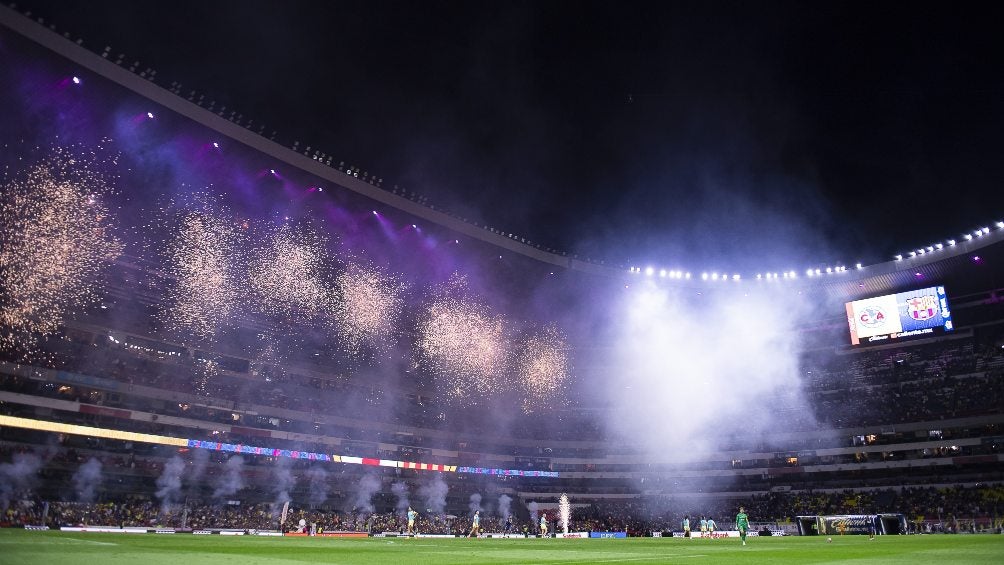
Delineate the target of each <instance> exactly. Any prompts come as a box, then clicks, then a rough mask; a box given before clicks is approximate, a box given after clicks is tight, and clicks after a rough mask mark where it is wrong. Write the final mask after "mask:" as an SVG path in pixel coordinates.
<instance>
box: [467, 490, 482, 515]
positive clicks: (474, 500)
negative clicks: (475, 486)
mask: <svg viewBox="0 0 1004 565" xmlns="http://www.w3.org/2000/svg"><path fill="white" fill-rule="evenodd" d="M467 509H468V510H470V512H471V516H473V515H474V513H475V512H477V511H478V510H481V495H480V494H478V493H474V494H472V495H471V497H470V499H469V500H468V502H467Z"/></svg>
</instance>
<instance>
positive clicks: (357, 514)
mask: <svg viewBox="0 0 1004 565" xmlns="http://www.w3.org/2000/svg"><path fill="white" fill-rule="evenodd" d="M0 11H2V13H3V20H0V24H2V25H0V57H2V58H3V59H4V60H5V61H9V62H10V64H3V65H2V67H0V85H3V86H2V87H0V106H2V107H3V108H4V109H5V110H4V115H3V116H2V118H0V125H2V134H0V138H2V140H3V143H4V149H3V152H2V155H0V162H2V164H3V167H4V172H3V177H2V181H0V182H2V186H3V195H2V204H3V208H2V209H0V212H2V221H3V226H2V227H0V232H2V233H0V243H2V245H3V248H4V249H5V250H6V251H5V252H4V253H5V255H3V259H4V261H3V262H2V263H0V274H2V275H3V280H2V281H0V290H2V292H3V294H2V295H0V307H2V308H3V311H4V316H3V318H2V320H0V334H2V335H0V415H2V416H5V417H14V418H20V419H23V420H17V421H19V422H24V421H32V422H43V423H45V424H46V425H51V424H53V423H55V424H75V425H81V426H88V427H93V428H101V429H103V430H115V431H120V432H136V433H140V434H152V435H153V436H156V437H159V438H162V437H168V438H177V439H184V440H204V441H207V442H219V443H220V444H230V445H237V446H260V447H267V448H269V449H270V450H271V449H275V450H287V454H286V455H278V454H276V455H270V454H246V453H247V452H245V453H243V454H236V453H233V452H227V451H219V450H213V449H204V448H199V447H192V446H189V447H179V446H177V445H168V444H163V443H154V442H143V441H134V440H130V439H115V438H113V437H101V436H89V435H86V434H79V433H76V432H65V433H64V432H59V431H57V430H56V428H52V427H50V428H44V427H36V428H33V429H32V428H29V427H23V426H22V427H18V426H17V425H9V426H8V425H3V426H0V505H2V510H3V513H2V514H0V526H23V525H40V524H42V523H45V524H48V525H50V526H53V527H55V526H77V525H81V524H90V525H108V526H147V527H167V528H178V529H187V530H193V529H195V530H198V529H214V528H215V529H220V528H233V529H255V530H278V529H285V530H290V529H295V528H297V524H299V523H301V519H302V520H303V521H305V522H306V523H315V524H317V526H318V527H321V528H323V529H324V530H327V531H336V530H338V531H357V532H371V533H374V532H385V531H401V530H402V529H404V528H405V527H406V520H405V518H404V511H405V510H406V509H407V508H408V506H409V505H412V506H414V507H415V508H416V509H418V510H419V511H420V513H421V517H420V520H419V528H420V529H421V530H422V531H423V532H426V533H466V532H467V531H469V530H470V526H471V523H470V519H471V515H472V513H473V511H474V510H476V509H481V510H482V511H483V513H484V516H485V518H484V520H483V522H482V527H483V529H484V530H485V531H488V532H501V531H502V530H503V529H504V528H505V525H504V524H505V522H506V520H507V519H508V518H509V517H510V516H511V517H512V518H513V519H514V520H515V524H516V525H515V528H516V531H531V532H532V531H536V524H537V522H538V520H539V516H540V515H544V516H545V517H546V519H547V520H549V521H551V522H553V523H554V524H555V525H553V526H552V528H551V531H552V532H554V531H558V530H559V529H560V527H559V526H558V524H557V523H558V521H559V514H560V509H559V499H560V497H561V496H562V495H563V494H564V495H567V497H568V499H569V500H570V501H571V516H570V520H568V522H567V523H565V524H563V525H564V527H565V528H566V531H611V532H612V531H626V532H628V533H629V534H630V535H651V533H652V532H656V531H670V530H678V529H679V527H680V522H681V520H682V519H683V518H684V516H688V515H689V516H690V517H691V518H693V517H695V516H701V515H706V516H711V517H714V518H716V519H717V520H718V521H719V523H721V524H727V523H729V522H730V521H731V519H732V517H733V516H734V515H735V514H736V510H737V508H738V507H739V506H740V505H745V507H746V508H747V510H748V512H749V514H750V516H751V519H752V520H753V522H754V523H755V524H756V525H758V526H762V527H766V528H768V529H770V530H776V531H784V532H788V533H792V532H794V531H796V528H795V520H796V517H797V516H805V515H824V514H825V515H837V514H882V513H902V514H904V515H905V516H906V517H907V520H908V521H909V524H910V526H909V527H910V528H911V529H912V531H932V530H935V531H959V530H960V529H966V530H968V529H970V528H971V529H972V530H980V531H989V530H991V529H994V528H998V529H999V528H1000V527H1001V514H1002V511H1004V225H998V224H993V223H991V224H987V229H986V230H985V231H980V230H977V232H976V233H972V234H965V236H962V235H960V236H958V241H957V242H954V241H953V242H952V243H951V244H948V243H945V244H941V243H939V244H938V247H937V248H936V249H935V248H934V247H933V244H932V247H929V248H919V249H918V252H915V253H914V254H913V256H906V257H901V258H900V259H895V260H894V259H892V258H889V260H887V261H886V260H883V261H881V262H878V263H875V264H870V265H860V266H847V268H846V270H844V269H843V268H837V270H836V271H834V272H831V273H828V272H826V271H827V268H826V266H825V265H823V266H822V267H821V270H820V271H813V270H812V269H810V270H809V271H805V270H800V271H798V272H797V273H796V272H795V271H791V272H790V273H789V272H784V273H783V275H782V276H778V274H777V273H766V276H764V273H754V272H750V273H747V272H745V271H743V272H742V275H741V276H740V275H739V274H738V271H736V272H737V274H735V275H733V274H732V273H733V271H732V270H728V271H726V270H725V269H721V270H720V271H716V272H714V273H713V278H712V277H711V276H710V274H709V273H701V272H699V271H698V270H694V271H693V272H692V273H691V272H687V273H686V275H682V271H680V274H681V276H677V273H676V271H673V272H672V273H670V274H667V273H666V272H665V271H663V272H662V273H658V272H655V273H653V272H647V273H646V272H644V271H643V270H642V268H636V267H635V266H634V265H629V264H620V263H618V262H616V261H613V260H593V259H586V258H585V257H581V258H580V257H578V256H577V255H576V254H574V253H572V254H569V253H566V252H562V251H559V250H554V249H550V248H548V247H547V246H543V245H541V244H539V243H534V242H533V241H527V239H526V238H525V237H520V236H515V237H514V236H513V234H512V233H510V232H507V231H505V230H504V229H499V228H494V227H492V228H489V227H487V226H485V225H482V224H479V223H478V222H475V221H474V220H469V219H468V218H466V217H465V216H463V215H461V214H456V213H453V212H451V211H450V210H444V209H440V208H436V207H435V206H433V205H431V204H429V203H428V202H426V201H425V200H424V199H423V198H422V197H421V196H418V195H417V194H415V193H411V192H409V191H406V190H403V189H399V188H398V187H397V186H396V185H393V184H392V183H384V182H383V180H382V179H378V178H377V177H375V176H370V177H367V175H366V174H365V173H363V174H362V175H361V176H360V170H358V169H352V168H348V167H346V166H345V165H344V164H339V163H338V162H336V161H335V162H333V161H332V159H331V157H330V156H327V155H324V154H320V153H319V152H318V151H317V150H311V149H310V148H309V147H303V146H302V145H300V144H299V142H297V145H296V146H293V145H291V144H290V143H286V142H285V141H283V140H281V139H280V140H274V139H271V138H270V137H269V135H268V133H269V132H268V131H264V130H259V128H258V127H257V125H252V124H249V123H247V122H245V123H240V120H238V119H236V118H235V117H234V116H233V115H232V114H231V115H230V116H229V117H227V116H224V113H223V111H222V110H220V111H216V110H213V111H210V110H209V109H207V108H205V107H204V106H203V104H202V102H201V101H200V100H199V99H193V96H190V95H189V93H188V91H187V90H184V91H182V90H181V89H178V88H175V87H174V85H167V84H162V83H161V81H160V80H159V79H156V78H155V77H153V76H152V75H144V70H143V69H142V68H138V69H127V66H128V63H126V64H123V63H121V62H115V61H112V60H111V58H109V56H108V53H102V52H101V51H100V50H98V51H89V50H88V49H86V48H85V47H81V46H79V45H77V44H75V43H74V42H73V41H70V40H68V39H65V38H63V37H62V36H61V35H60V34H59V33H57V32H54V31H52V30H49V29H48V28H47V27H46V26H44V25H39V24H38V23H37V22H35V21H33V20H32V19H31V18H26V17H24V16H23V15H21V14H20V13H18V11H16V10H14V9H10V8H7V7H0ZM26 30H27V31H26ZM54 46H55V47H54ZM82 61H83V62H82ZM85 67H86V68H85ZM109 69H111V70H109ZM78 76H83V77H84V79H83V81H82V82H83V83H84V84H83V85H77V84H75V83H77V82H78V81H79V79H78V78H77V77H78ZM130 77H131V78H130ZM144 83H145V84H146V86H137V85H138V84H139V85H141V84H144ZM78 86H80V88H77V87H78ZM142 89H148V91H145V90H142ZM150 93H152V94H150ZM165 101H166V102H165ZM166 104H171V105H173V106H167V105H166ZM179 108H184V111H183V112H182V111H181V110H179ZM148 112H149V114H148ZM193 116H194V117H193ZM252 139H253V140H254V141H253V142H249V141H248V140H252ZM249 143H254V144H255V145H249ZM949 198H951V196H949ZM983 208H984V207H981V206H972V207H971V208H970V209H971V210H973V213H974V214H977V215H979V214H985V213H990V214H993V213H998V212H1000V211H999V210H997V211H993V210H986V209H983ZM81 210H82V211H81ZM33 214H34V215H33ZM1001 219H1002V218H986V217H974V218H972V221H975V222H985V221H998V223H999V220H1001ZM36 220H37V221H38V223H32V222H34V221H36ZM981 227H982V224H981ZM43 228H44V229H43ZM50 228H51V229H50ZM932 229H933V228H932ZM935 235H937V234H936V233H935ZM925 245H926V244H925ZM833 267H837V265H836V264H834V265H833ZM672 268H673V269H676V268H677V267H672ZM719 272H721V273H722V274H721V276H720V277H719ZM726 273H727V274H726ZM702 275H703V276H702ZM789 275H790V276H789ZM719 278H720V280H719ZM927 287H944V289H946V290H947V293H948V302H949V304H950V305H951V310H952V312H951V320H952V322H953V323H954V328H952V329H951V331H945V332H939V333H937V334H932V335H931V336H929V337H921V338H918V339H913V340H902V341H895V340H892V341H891V342H887V343H884V344H880V345H864V346H859V347H852V346H851V345H850V342H849V341H848V324H847V315H846V314H845V306H844V304H845V303H848V302H851V301H855V300H859V299H865V298H872V297H877V296H879V295H885V294H893V293H898V292H904V291H909V290H913V289H918V288H927ZM632 324H637V325H635V326H632ZM649 340H651V341H649ZM652 344H654V345H652ZM638 348H646V349H648V350H655V349H660V348H661V350H660V351H655V352H652V353H651V354H648V353H646V354H644V355H642V354H639V353H638ZM691 357H692V358H693V359H691ZM760 375H763V376H760ZM11 421H13V420H11ZM290 451H295V452H297V453H299V452H309V453H311V454H315V453H316V454H326V455H337V456H339V457H345V458H347V459H345V460H342V461H331V460H327V461H319V460H307V459H306V458H296V457H297V456H293V457H290V456H289V455H288V452H290ZM361 460H365V461H366V462H364V463H363V464H359V462H360V461H361ZM381 460H382V461H392V462H398V463H400V462H412V463H423V464H432V465H440V466H448V467H450V469H451V470H448V471H434V470H428V469H421V468H408V467H402V466H394V467H391V466H388V465H380V464H372V461H381ZM493 471H494V472H493ZM497 471H501V472H497ZM287 503H288V504H287ZM284 506H287V507H288V509H289V513H288V514H287V512H286V511H285V510H281V509H283V507H284ZM280 515H281V518H280ZM280 521H282V522H281V523H280Z"/></svg>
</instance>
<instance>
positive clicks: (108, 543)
mask: <svg viewBox="0 0 1004 565" xmlns="http://www.w3.org/2000/svg"><path fill="white" fill-rule="evenodd" d="M55 539H64V540H69V541H75V542H77V543H89V544H92V545H118V544H117V543H112V542H110V541H94V540H90V539H77V538H55ZM48 541H49V542H51V541H52V540H48Z"/></svg>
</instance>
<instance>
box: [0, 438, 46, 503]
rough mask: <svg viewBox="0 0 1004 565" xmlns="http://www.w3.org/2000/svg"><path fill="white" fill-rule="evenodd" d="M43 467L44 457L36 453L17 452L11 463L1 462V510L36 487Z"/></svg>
mask: <svg viewBox="0 0 1004 565" xmlns="http://www.w3.org/2000/svg"><path fill="white" fill-rule="evenodd" d="M41 467H42V458H41V457H39V456H38V455H35V454H34V453H15V454H14V457H13V458H11V461H10V463H0V511H3V512H6V511H7V508H8V507H9V506H10V503H11V501H13V500H14V499H15V498H16V497H18V496H23V495H25V494H26V492H27V491H28V490H30V489H32V488H34V486H35V484H36V482H37V481H38V470H39V469H40V468H41Z"/></svg>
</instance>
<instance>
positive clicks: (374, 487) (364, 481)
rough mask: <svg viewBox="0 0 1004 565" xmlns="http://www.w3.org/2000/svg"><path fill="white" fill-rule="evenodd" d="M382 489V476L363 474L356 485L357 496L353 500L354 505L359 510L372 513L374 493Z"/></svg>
mask: <svg viewBox="0 0 1004 565" xmlns="http://www.w3.org/2000/svg"><path fill="white" fill-rule="evenodd" d="M379 490H380V478H379V477H376V476H374V475H363V476H362V477H360V479H359V484H358V485H357V486H356V496H355V498H354V499H353V500H352V506H353V507H354V509H355V510H356V511H357V512H362V513H365V514H372V513H373V510H374V507H373V495H374V494H376V493H377V492H378V491H379Z"/></svg>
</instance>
